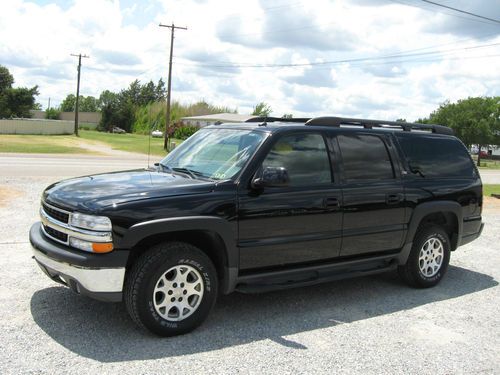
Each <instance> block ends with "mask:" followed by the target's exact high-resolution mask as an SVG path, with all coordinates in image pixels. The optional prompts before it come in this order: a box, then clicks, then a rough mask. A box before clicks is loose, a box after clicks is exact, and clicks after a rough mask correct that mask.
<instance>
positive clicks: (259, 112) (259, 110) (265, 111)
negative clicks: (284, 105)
mask: <svg viewBox="0 0 500 375" xmlns="http://www.w3.org/2000/svg"><path fill="white" fill-rule="evenodd" d="M272 111H273V109H272V108H271V107H270V106H269V104H267V103H264V102H260V103H259V104H257V105H256V106H255V107H254V108H253V112H252V115H254V116H261V117H268V116H269V114H270V113H271V112H272Z"/></svg>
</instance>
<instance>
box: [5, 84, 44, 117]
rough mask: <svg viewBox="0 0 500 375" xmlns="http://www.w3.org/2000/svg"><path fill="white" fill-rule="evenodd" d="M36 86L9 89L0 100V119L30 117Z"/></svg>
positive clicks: (36, 90) (36, 91) (36, 92)
mask: <svg viewBox="0 0 500 375" xmlns="http://www.w3.org/2000/svg"><path fill="white" fill-rule="evenodd" d="M37 95H38V86H35V87H32V88H30V89H29V88H27V87H17V88H9V89H7V90H5V91H4V92H3V94H2V95H1V96H2V98H1V99H0V117H27V118H29V117H31V113H30V109H33V107H34V105H35V96H37Z"/></svg>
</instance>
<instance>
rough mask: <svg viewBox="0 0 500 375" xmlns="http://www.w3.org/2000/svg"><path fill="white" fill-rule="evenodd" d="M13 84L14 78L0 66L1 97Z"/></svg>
mask: <svg viewBox="0 0 500 375" xmlns="http://www.w3.org/2000/svg"><path fill="white" fill-rule="evenodd" d="M13 84H14V76H13V75H12V74H10V72H9V69H7V68H6V67H5V66H3V65H0V95H2V94H3V93H4V92H5V90H7V89H10V88H11V87H12V85H13Z"/></svg>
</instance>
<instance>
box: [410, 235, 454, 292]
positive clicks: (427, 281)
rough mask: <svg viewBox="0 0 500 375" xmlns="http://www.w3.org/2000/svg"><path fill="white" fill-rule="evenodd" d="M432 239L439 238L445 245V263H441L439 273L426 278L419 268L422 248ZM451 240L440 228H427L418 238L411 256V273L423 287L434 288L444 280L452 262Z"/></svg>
mask: <svg viewBox="0 0 500 375" xmlns="http://www.w3.org/2000/svg"><path fill="white" fill-rule="evenodd" d="M431 238H437V239H439V240H440V241H441V243H442V244H443V262H442V263H441V267H440V268H439V271H438V272H437V273H436V274H435V275H433V276H431V277H427V276H425V275H424V274H423V273H422V271H421V270H420V266H419V255H420V250H421V249H422V246H423V245H424V244H425V242H427V241H428V240H429V239H431ZM450 250H451V247H450V240H449V238H448V235H447V234H446V232H445V231H444V230H443V229H441V228H440V227H427V228H423V229H422V230H421V231H419V233H418V234H417V236H416V241H415V243H414V248H413V251H412V254H411V259H410V264H409V265H410V267H411V273H412V274H413V276H414V277H415V278H416V281H417V282H418V284H420V285H421V286H423V287H429V286H434V285H436V284H437V283H439V281H440V280H441V279H442V278H443V276H444V274H445V273H446V270H447V269H448V264H449V262H450Z"/></svg>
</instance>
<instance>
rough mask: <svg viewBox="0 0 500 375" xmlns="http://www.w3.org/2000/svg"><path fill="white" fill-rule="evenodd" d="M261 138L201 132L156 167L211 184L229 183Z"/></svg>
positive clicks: (238, 132)
mask: <svg viewBox="0 0 500 375" xmlns="http://www.w3.org/2000/svg"><path fill="white" fill-rule="evenodd" d="M264 137H265V134H264V133H262V132H256V131H251V130H235V129H201V130H199V131H197V132H196V133H195V134H193V135H192V136H191V137H189V138H188V139H187V140H186V141H184V142H183V143H182V144H181V145H180V146H179V147H177V148H176V149H175V150H173V151H172V152H171V153H169V154H168V155H167V157H165V159H163V160H162V161H161V162H160V164H161V165H162V166H164V167H166V168H169V169H172V170H175V169H177V168H182V169H184V170H186V171H187V172H189V174H194V175H197V176H201V177H206V178H210V179H213V180H226V179H230V178H232V177H234V176H236V175H237V174H238V173H239V172H240V170H241V168H243V166H244V165H245V163H246V162H247V160H248V159H249V158H250V156H251V155H252V154H253V153H254V151H255V149H256V148H257V147H258V146H259V144H260V143H261V142H262V140H263V139H264Z"/></svg>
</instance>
